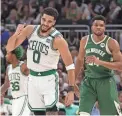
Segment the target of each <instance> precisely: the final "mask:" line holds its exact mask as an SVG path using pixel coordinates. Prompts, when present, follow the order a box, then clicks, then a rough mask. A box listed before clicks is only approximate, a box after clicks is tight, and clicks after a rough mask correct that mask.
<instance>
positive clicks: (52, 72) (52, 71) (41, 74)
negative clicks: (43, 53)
mask: <svg viewBox="0 0 122 116" xmlns="http://www.w3.org/2000/svg"><path fill="white" fill-rule="evenodd" d="M55 73H56V70H55V69H52V70H48V71H44V72H36V71H33V70H31V69H30V74H31V75H33V76H35V77H37V76H48V75H51V74H55Z"/></svg>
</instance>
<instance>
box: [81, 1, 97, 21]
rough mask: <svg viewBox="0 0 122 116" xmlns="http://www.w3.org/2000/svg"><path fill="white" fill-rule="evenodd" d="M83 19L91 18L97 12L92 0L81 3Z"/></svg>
mask: <svg viewBox="0 0 122 116" xmlns="http://www.w3.org/2000/svg"><path fill="white" fill-rule="evenodd" d="M81 11H82V17H81V19H82V20H90V19H91V18H92V17H93V16H95V15H96V14H95V13H94V11H93V5H92V2H91V0H87V1H86V2H85V3H82V4H81Z"/></svg>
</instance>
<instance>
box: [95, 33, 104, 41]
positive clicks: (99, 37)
mask: <svg viewBox="0 0 122 116" xmlns="http://www.w3.org/2000/svg"><path fill="white" fill-rule="evenodd" d="M104 37H105V35H104V34H103V35H101V36H97V35H95V34H93V38H94V40H95V41H96V42H99V41H102V40H103V39H104Z"/></svg>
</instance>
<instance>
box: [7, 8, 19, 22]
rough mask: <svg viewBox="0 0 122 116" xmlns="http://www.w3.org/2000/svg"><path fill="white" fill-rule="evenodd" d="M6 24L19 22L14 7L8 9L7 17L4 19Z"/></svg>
mask: <svg viewBox="0 0 122 116" xmlns="http://www.w3.org/2000/svg"><path fill="white" fill-rule="evenodd" d="M6 23H7V24H19V20H18V14H17V11H16V10H15V9H12V10H11V11H10V14H9V16H8V18H7V19H6Z"/></svg>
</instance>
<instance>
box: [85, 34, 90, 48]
mask: <svg viewBox="0 0 122 116" xmlns="http://www.w3.org/2000/svg"><path fill="white" fill-rule="evenodd" d="M89 36H90V35H88V36H87V40H86V44H85V46H84V49H85V48H86V46H87V43H88V40H89Z"/></svg>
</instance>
